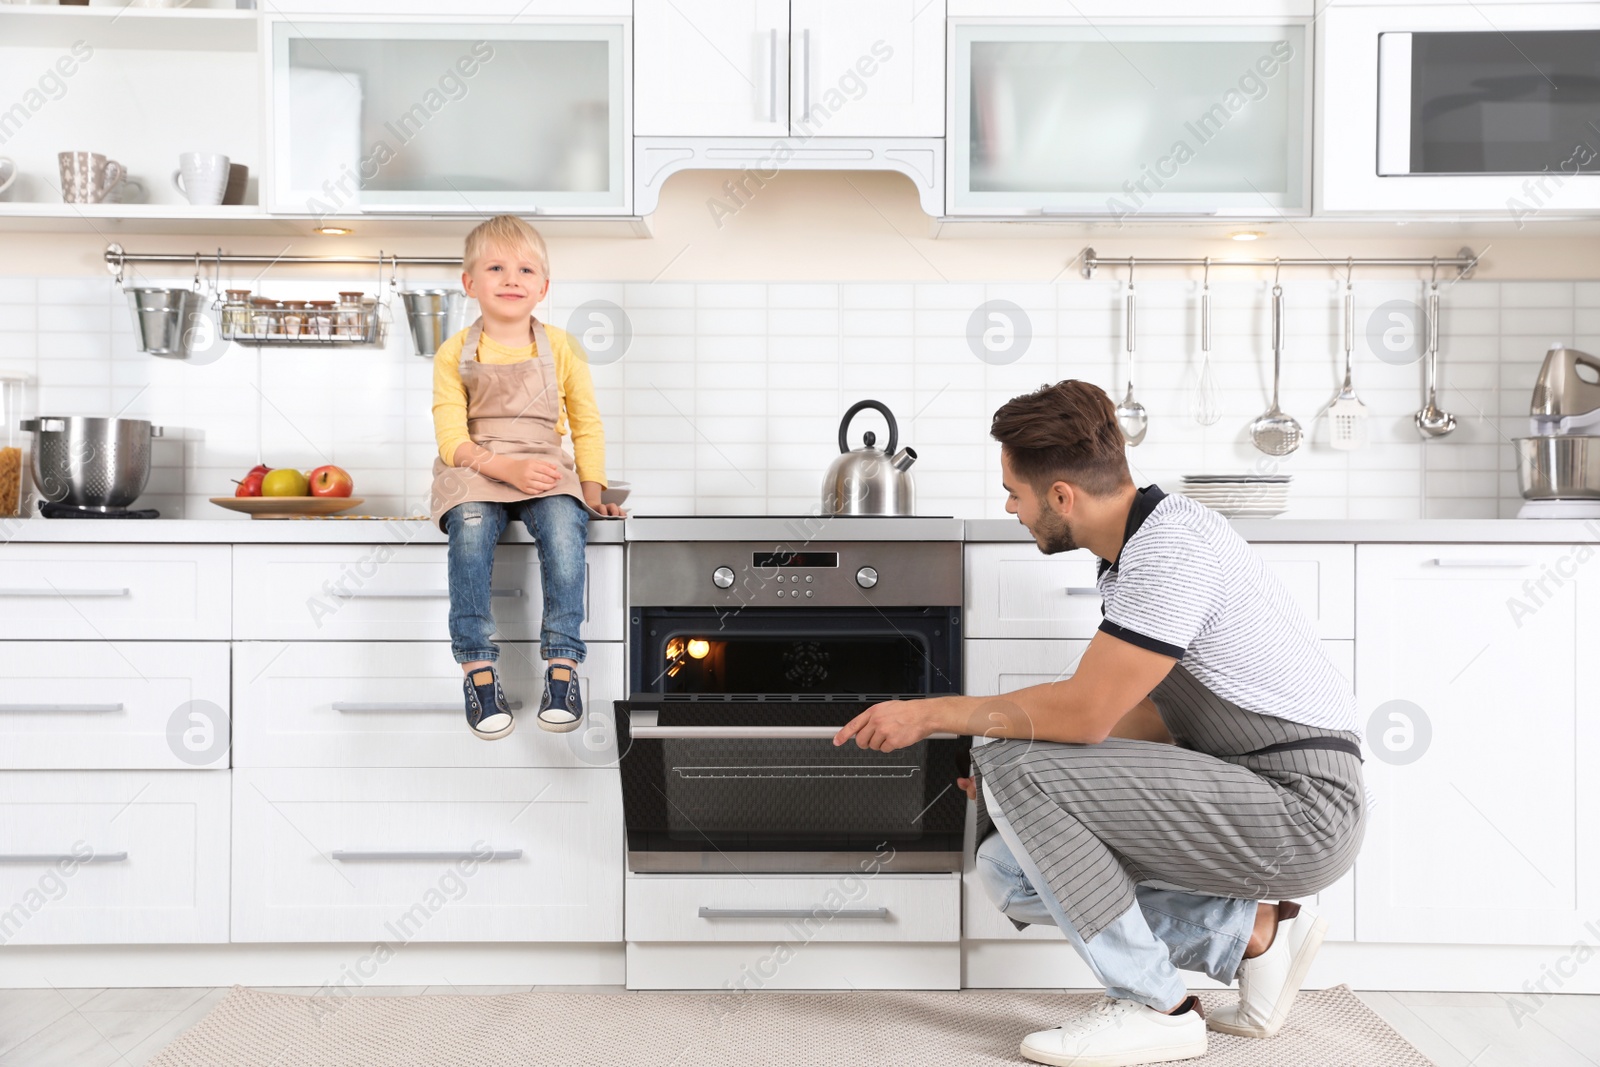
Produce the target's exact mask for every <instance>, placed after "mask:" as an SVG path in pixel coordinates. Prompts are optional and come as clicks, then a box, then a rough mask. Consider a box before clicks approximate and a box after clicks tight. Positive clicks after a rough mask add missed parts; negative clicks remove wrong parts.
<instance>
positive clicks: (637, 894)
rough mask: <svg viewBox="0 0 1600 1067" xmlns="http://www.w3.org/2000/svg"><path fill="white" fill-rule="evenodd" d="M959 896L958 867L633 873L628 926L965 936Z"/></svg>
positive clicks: (810, 937)
mask: <svg viewBox="0 0 1600 1067" xmlns="http://www.w3.org/2000/svg"><path fill="white" fill-rule="evenodd" d="M960 896H961V882H960V880H959V878H958V877H957V876H956V875H954V874H877V875H869V874H855V873H843V874H812V875H763V874H757V875H750V876H748V877H741V876H732V877H728V876H721V875H695V874H630V875H628V879H627V922H626V930H627V937H628V940H629V941H750V942H771V941H782V940H791V939H794V938H797V937H800V938H803V939H804V940H805V941H806V943H810V942H812V941H958V940H960V938H961V907H960ZM773 912H780V913H782V914H772V913H773ZM763 913H765V914H763Z"/></svg>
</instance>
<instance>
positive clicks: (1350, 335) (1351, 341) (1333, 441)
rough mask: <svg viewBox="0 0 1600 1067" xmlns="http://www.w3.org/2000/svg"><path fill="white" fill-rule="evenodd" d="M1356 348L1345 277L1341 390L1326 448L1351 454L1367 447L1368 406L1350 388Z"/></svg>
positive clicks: (1330, 409) (1333, 405) (1351, 291)
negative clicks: (1351, 362)
mask: <svg viewBox="0 0 1600 1067" xmlns="http://www.w3.org/2000/svg"><path fill="white" fill-rule="evenodd" d="M1355 346H1356V298H1355V291H1354V289H1353V288H1352V286H1351V283H1350V278H1349V276H1348V275H1347V276H1346V277H1345V281H1344V387H1343V388H1341V389H1340V390H1339V395H1338V396H1336V397H1334V398H1333V403H1331V404H1329V405H1328V446H1329V447H1330V448H1336V449H1338V450H1339V451H1340V452H1353V451H1355V450H1356V449H1358V448H1360V447H1361V446H1362V445H1364V444H1366V443H1367V406H1366V405H1365V404H1363V403H1362V402H1361V401H1360V400H1358V399H1356V391H1355V389H1354V388H1353V387H1352V386H1351V384H1350V359H1351V353H1352V351H1354V349H1355Z"/></svg>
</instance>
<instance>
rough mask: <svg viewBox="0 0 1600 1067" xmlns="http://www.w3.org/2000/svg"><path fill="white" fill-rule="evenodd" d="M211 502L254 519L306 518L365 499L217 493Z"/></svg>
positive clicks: (361, 501)
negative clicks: (219, 494)
mask: <svg viewBox="0 0 1600 1067" xmlns="http://www.w3.org/2000/svg"><path fill="white" fill-rule="evenodd" d="M211 502H212V503H213V504H215V505H217V506H218V507H222V508H227V509H228V510H229V511H242V512H244V513H245V514H246V515H248V516H250V517H251V518H252V519H303V518H306V517H307V516H316V515H337V514H338V513H339V512H341V511H348V510H350V509H351V508H353V507H355V506H356V505H358V504H361V503H364V501H363V500H362V499H361V498H360V497H358V496H214V497H212V498H211Z"/></svg>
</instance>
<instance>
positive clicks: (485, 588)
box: [444, 496, 589, 663]
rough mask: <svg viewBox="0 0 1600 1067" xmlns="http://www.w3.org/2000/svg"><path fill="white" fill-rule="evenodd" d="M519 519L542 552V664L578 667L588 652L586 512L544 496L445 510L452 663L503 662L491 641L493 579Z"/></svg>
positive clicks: (562, 498) (566, 499) (567, 499)
mask: <svg viewBox="0 0 1600 1067" xmlns="http://www.w3.org/2000/svg"><path fill="white" fill-rule="evenodd" d="M513 518H520V519H521V520H522V524H523V525H524V526H526V527H527V528H528V533H529V534H530V535H531V536H532V537H533V540H534V544H535V545H537V546H538V549H539V574H540V578H541V580H542V584H543V589H542V592H543V594H544V620H543V623H542V625H541V627H540V631H539V654H540V656H542V657H543V658H545V659H570V660H573V661H575V662H578V663H582V662H583V660H584V657H585V656H586V655H587V654H588V651H589V650H588V647H587V646H586V645H585V644H584V643H583V638H581V637H579V636H578V630H579V628H580V627H581V626H582V624H583V601H584V597H583V587H584V577H585V573H586V566H585V563H584V555H583V550H584V545H585V544H586V543H587V542H588V532H589V513H588V511H586V510H585V509H584V507H583V505H582V504H580V503H578V502H577V501H576V500H574V499H573V498H572V497H570V496H545V497H539V498H538V499H536V500H519V501H517V502H516V503H514V504H499V503H495V502H493V501H468V502H467V503H465V504H457V505H456V506H455V507H453V508H451V509H450V510H449V511H447V512H445V516H444V528H445V532H446V533H448V534H449V535H450V556H449V561H450V562H449V580H450V651H451V653H452V654H454V656H455V658H456V662H457V663H473V662H476V661H478V660H489V661H491V662H492V661H494V660H497V659H499V658H500V646H498V645H496V644H495V643H494V641H492V640H491V638H492V637H493V636H494V611H493V610H492V608H491V604H492V594H491V592H490V584H489V579H490V574H491V572H492V571H493V570H494V550H495V546H496V545H498V544H499V543H500V535H501V534H502V533H504V532H505V528H506V524H507V523H509V522H510V521H511V520H512V519H513Z"/></svg>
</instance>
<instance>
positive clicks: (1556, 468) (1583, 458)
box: [1512, 434, 1600, 500]
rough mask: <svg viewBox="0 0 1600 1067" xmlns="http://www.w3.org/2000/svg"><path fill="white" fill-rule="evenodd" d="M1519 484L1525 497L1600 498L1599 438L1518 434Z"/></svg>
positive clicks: (1541, 498)
mask: <svg viewBox="0 0 1600 1067" xmlns="http://www.w3.org/2000/svg"><path fill="white" fill-rule="evenodd" d="M1512 443H1513V444H1514V445H1515V446H1516V449H1517V487H1518V488H1519V489H1521V490H1522V496H1523V498H1524V499H1526V500H1600V437H1591V436H1588V435H1584V434H1552V435H1548V436H1544V437H1518V438H1516V440H1514V441H1513V442H1512Z"/></svg>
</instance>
